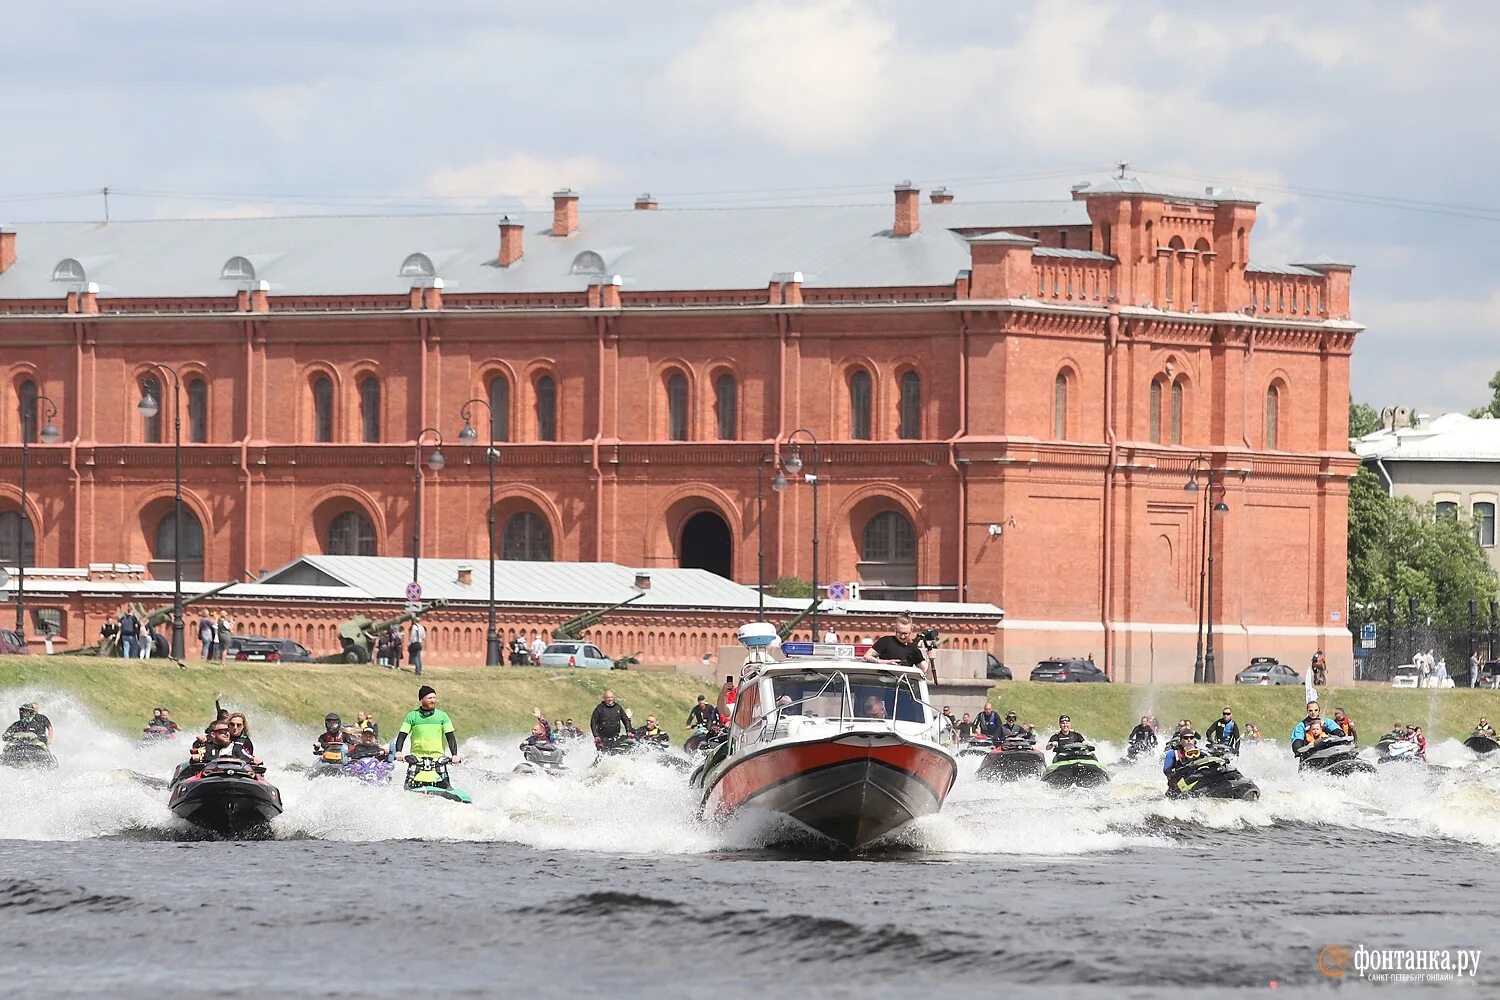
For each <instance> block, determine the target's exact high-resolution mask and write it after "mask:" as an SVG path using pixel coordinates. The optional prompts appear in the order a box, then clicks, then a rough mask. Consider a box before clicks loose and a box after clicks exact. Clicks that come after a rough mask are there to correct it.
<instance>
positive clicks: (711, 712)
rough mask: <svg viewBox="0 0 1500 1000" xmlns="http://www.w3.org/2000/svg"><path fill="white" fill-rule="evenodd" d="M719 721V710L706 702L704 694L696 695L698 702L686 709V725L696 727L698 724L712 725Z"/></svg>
mask: <svg viewBox="0 0 1500 1000" xmlns="http://www.w3.org/2000/svg"><path fill="white" fill-rule="evenodd" d="M718 722H719V710H718V709H716V708H714V707H713V706H712V705H710V704H709V703H708V698H707V697H705V696H704V695H701V694H700V695H699V696H698V704H696V705H694V706H693V707H692V708H691V709H689V710H688V717H687V727H688V728H689V729H697V728H698V727H699V726H713V725H717V724H718Z"/></svg>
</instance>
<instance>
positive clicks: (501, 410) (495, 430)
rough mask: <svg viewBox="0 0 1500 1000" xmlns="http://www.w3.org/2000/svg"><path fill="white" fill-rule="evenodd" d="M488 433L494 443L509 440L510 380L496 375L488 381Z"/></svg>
mask: <svg viewBox="0 0 1500 1000" xmlns="http://www.w3.org/2000/svg"><path fill="white" fill-rule="evenodd" d="M489 397H490V398H489V403H490V433H491V434H493V435H494V436H495V440H496V441H509V440H510V379H508V378H506V377H505V376H504V375H496V376H495V377H494V378H492V379H490V385H489Z"/></svg>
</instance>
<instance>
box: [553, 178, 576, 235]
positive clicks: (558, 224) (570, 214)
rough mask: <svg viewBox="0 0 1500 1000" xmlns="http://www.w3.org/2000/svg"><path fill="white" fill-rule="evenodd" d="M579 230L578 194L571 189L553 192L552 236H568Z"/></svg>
mask: <svg viewBox="0 0 1500 1000" xmlns="http://www.w3.org/2000/svg"><path fill="white" fill-rule="evenodd" d="M577 230H578V192H577V191H574V190H572V189H571V188H563V189H562V190H561V191H554V192H552V235H553V236H567V235H568V234H569V233H573V232H577Z"/></svg>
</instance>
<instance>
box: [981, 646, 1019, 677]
mask: <svg viewBox="0 0 1500 1000" xmlns="http://www.w3.org/2000/svg"><path fill="white" fill-rule="evenodd" d="M984 676H985V677H986V678H987V679H989V680H992V681H1008V680H1011V679H1012V678H1011V674H1010V667H1007V666H1006V665H1005V664H1003V663H1001V662H1000V661H999V660H997V659H995V654H994V653H985V654H984Z"/></svg>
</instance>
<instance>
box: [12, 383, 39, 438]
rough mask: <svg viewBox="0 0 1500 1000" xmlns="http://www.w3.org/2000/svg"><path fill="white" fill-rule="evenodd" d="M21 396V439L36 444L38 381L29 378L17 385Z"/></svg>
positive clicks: (17, 391) (18, 394)
mask: <svg viewBox="0 0 1500 1000" xmlns="http://www.w3.org/2000/svg"><path fill="white" fill-rule="evenodd" d="M16 395H17V396H19V397H20V415H21V440H22V441H29V442H31V443H32V444H35V443H36V441H37V420H36V398H37V391H36V383H35V382H33V381H31V380H30V379H27V380H26V381H25V382H22V383H21V384H20V385H19V386H17V387H16Z"/></svg>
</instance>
